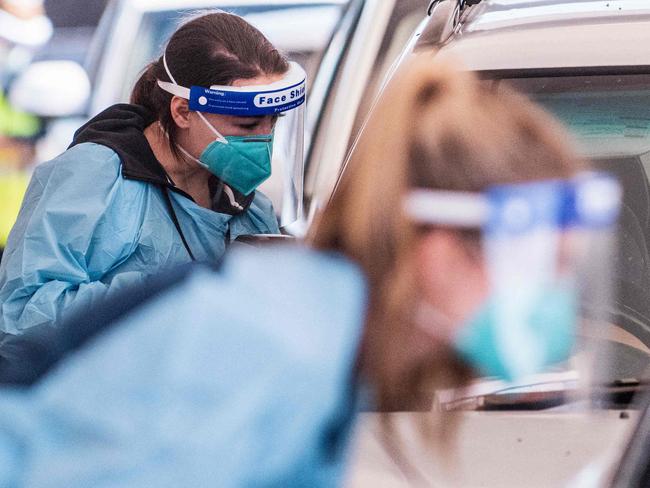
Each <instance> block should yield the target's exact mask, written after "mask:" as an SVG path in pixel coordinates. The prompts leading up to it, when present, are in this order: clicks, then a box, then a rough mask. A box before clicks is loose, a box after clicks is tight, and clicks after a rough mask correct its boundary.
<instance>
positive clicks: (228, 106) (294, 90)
mask: <svg viewBox="0 0 650 488" xmlns="http://www.w3.org/2000/svg"><path fill="white" fill-rule="evenodd" d="M163 64H164V66H165V71H166V72H167V76H169V79H170V80H172V82H171V83H170V82H167V81H161V80H158V86H159V87H160V88H162V89H163V90H165V91H166V92H168V93H171V94H172V95H176V96H177V97H181V98H184V99H186V100H188V101H189V108H190V110H193V111H196V112H203V113H210V114H222V115H235V116H239V117H260V116H264V115H278V114H280V113H283V112H287V111H289V110H293V109H295V108H297V107H299V106H301V105H302V104H304V103H305V98H306V97H305V95H306V85H305V82H306V77H307V75H306V74H305V71H304V70H303V69H302V68H301V67H300V65H299V64H298V63H295V62H290V63H289V71H287V73H286V74H285V75H284V77H283V78H282V79H281V80H279V81H276V82H274V83H270V84H267V85H249V86H239V87H235V86H228V85H212V86H210V87H209V88H205V87H201V86H192V87H190V88H187V87H184V86H181V85H179V84H178V83H176V80H175V79H174V77H173V76H172V74H171V71H170V70H169V67H168V66H167V58H166V55H163Z"/></svg>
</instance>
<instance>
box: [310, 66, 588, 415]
mask: <svg viewBox="0 0 650 488" xmlns="http://www.w3.org/2000/svg"><path fill="white" fill-rule="evenodd" d="M495 86H496V85H494V83H493V82H487V81H479V80H478V79H477V78H476V77H475V76H473V75H472V74H470V73H467V72H462V71H459V70H457V69H455V68H454V67H453V66H452V65H450V64H448V63H442V62H438V61H436V60H435V59H434V58H433V57H432V56H431V54H421V55H418V56H414V58H413V59H412V60H410V61H408V62H406V63H405V65H404V66H403V67H402V68H400V71H399V72H398V74H397V76H396V77H395V78H394V79H393V80H392V81H391V83H390V84H389V85H388V86H387V88H386V90H385V92H384V94H383V95H382V97H381V99H380V100H379V102H378V105H377V106H376V109H375V110H374V112H373V113H372V115H371V117H370V119H369V121H368V123H367V125H366V127H365V128H364V131H363V133H362V135H361V137H360V139H359V142H358V144H357V147H356V148H355V150H354V152H353V155H352V157H351V159H350V161H349V163H348V165H347V168H346V172H345V173H344V175H343V178H342V180H341V183H340V185H339V187H338V188H337V190H336V191H335V193H334V195H333V197H332V199H331V201H330V202H329V204H328V205H327V207H326V208H325V210H324V212H323V213H322V215H320V217H319V219H318V221H317V224H316V225H315V226H314V228H313V230H312V232H311V234H310V235H309V237H308V238H309V241H310V242H311V244H312V245H313V246H314V247H316V248H320V249H325V250H334V251H338V252H341V253H343V254H344V255H346V256H347V257H348V258H350V259H352V260H353V261H355V262H356V263H358V265H359V266H360V267H361V268H362V270H363V271H364V272H365V274H366V276H367V279H368V282H369V287H370V302H369V308H368V315H367V319H366V327H365V332H364V343H363V345H362V357H361V359H360V374H361V375H362V376H363V377H364V379H365V380H366V381H368V382H369V383H370V385H371V386H372V388H373V389H374V393H375V399H376V402H377V407H378V408H379V409H381V410H391V409H394V408H399V405H400V404H402V403H403V400H405V399H415V398H418V397H419V396H421V395H422V393H423V392H425V393H426V394H429V393H431V392H432V389H434V388H436V387H439V386H443V385H446V386H459V385H462V384H464V383H465V382H466V381H467V380H468V378H469V371H468V369H467V368H466V367H465V366H464V365H463V363H462V362H461V361H459V360H458V359H457V358H456V357H455V354H454V353H453V351H442V352H440V351H439V352H437V353H435V354H433V353H431V352H430V351H429V352H428V353H427V352H426V351H424V350H423V351H417V350H413V348H412V344H411V343H409V341H408V340H407V339H408V338H410V337H413V336H414V334H415V332H414V329H415V326H414V321H415V317H414V310H415V309H416V305H417V303H418V300H419V299H420V297H419V293H420V292H419V287H418V283H416V279H417V278H416V276H415V274H416V273H413V272H412V271H413V270H412V269H409V267H408V266H406V265H405V263H406V257H407V256H408V252H409V250H410V249H413V246H414V244H415V242H416V239H418V236H419V235H421V231H422V230H421V229H420V228H418V227H417V226H416V225H414V224H413V223H412V222H410V221H408V220H407V219H406V218H405V216H404V215H403V213H402V200H403V197H404V195H405V194H406V193H407V191H408V190H409V189H411V188H414V187H423V188H431V189H442V190H458V191H472V192H478V191H482V190H484V189H486V187H488V186H490V185H495V184H504V183H514V182H522V181H529V180H536V179H547V178H564V177H570V176H571V175H573V174H575V173H576V172H577V171H579V170H580V169H582V168H584V167H585V165H586V163H585V162H584V161H582V160H581V159H580V158H578V157H577V156H576V155H575V154H574V152H573V150H572V148H571V144H570V142H569V141H568V140H567V137H566V136H565V131H564V130H563V128H562V127H561V126H560V125H559V124H558V123H557V122H556V121H555V120H554V119H553V118H552V117H551V116H550V115H548V114H547V113H545V112H544V111H543V110H542V109H540V108H538V107H537V106H535V105H533V104H532V103H531V102H529V101H528V100H527V99H526V98H525V97H523V96H521V95H518V94H516V93H514V92H512V91H510V90H509V89H507V88H503V87H501V86H500V87H499V88H498V89H496V88H495ZM461 237H462V238H463V239H464V240H467V239H468V237H467V236H465V235H462V234H461ZM414 357H417V359H418V360H417V361H416V362H414V361H413V358H414ZM404 365H409V366H408V367H405V366H404ZM431 398H432V397H431Z"/></svg>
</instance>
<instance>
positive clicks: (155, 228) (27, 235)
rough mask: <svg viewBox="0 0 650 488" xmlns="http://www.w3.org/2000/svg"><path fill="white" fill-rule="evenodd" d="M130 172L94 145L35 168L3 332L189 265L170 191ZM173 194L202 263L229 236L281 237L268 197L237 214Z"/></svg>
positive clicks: (9, 270)
mask: <svg viewBox="0 0 650 488" xmlns="http://www.w3.org/2000/svg"><path fill="white" fill-rule="evenodd" d="M122 172H123V166H122V162H121V160H120V157H119V156H118V154H117V153H116V152H115V151H113V150H112V149H109V148H108V147H106V146H103V145H100V144H95V143H88V142H86V143H82V144H79V145H76V146H74V147H72V148H71V149H69V150H68V151H66V152H65V153H63V154H62V155H60V156H59V157H57V158H56V159H54V160H52V161H50V162H48V163H45V164H42V165H40V166H39V167H37V168H36V171H35V173H34V175H33V177H32V180H31V182H30V185H29V188H28V190H27V194H26V196H25V199H24V201H23V206H22V209H21V211H20V215H19V217H18V221H17V222H16V224H15V226H14V228H13V230H12V232H11V234H10V237H9V240H8V243H7V248H6V250H5V253H4V256H3V258H2V264H1V265H0V306H1V312H0V333H2V332H4V333H9V334H18V333H21V331H24V330H25V329H28V328H30V327H34V326H39V325H56V323H58V322H59V321H61V320H63V319H65V317H66V316H67V315H68V314H69V313H72V312H74V311H75V310H83V309H86V308H89V307H92V306H93V304H95V303H97V302H98V301H100V300H104V299H106V298H108V297H109V296H110V294H111V293H113V292H115V291H119V290H120V289H122V288H123V287H125V286H127V285H131V284H134V283H138V282H139V281H141V280H142V279H143V278H144V277H146V276H147V275H151V274H154V273H158V272H160V271H161V270H164V269H165V268H167V267H170V266H174V265H178V264H181V263H184V262H189V261H190V257H189V254H188V252H187V250H186V249H185V247H184V246H183V242H182V240H181V238H180V235H179V233H178V231H177V230H176V228H175V226H174V224H173V221H172V219H171V218H170V213H169V211H168V209H167V206H166V202H165V200H164V197H163V193H162V191H161V189H160V188H159V187H158V186H156V185H153V184H150V183H148V182H146V181H138V180H135V179H126V178H124V177H123V174H122ZM169 195H170V197H171V200H172V202H173V205H174V209H175V212H176V215H177V217H178V220H179V223H180V226H181V228H182V231H183V233H184V235H185V238H186V240H187V241H188V244H189V247H190V249H191V250H192V252H193V254H194V256H195V258H196V259H197V261H203V260H205V261H213V260H216V259H219V258H220V257H221V256H222V254H223V253H224V250H225V245H226V244H225V243H226V239H227V237H226V236H227V235H228V234H229V238H230V239H231V240H232V239H235V238H237V237H238V236H239V235H243V234H260V233H272V234H275V233H278V232H279V229H278V226H277V221H276V218H275V215H274V211H273V208H272V205H271V202H270V200H269V199H268V198H266V197H265V196H264V195H262V194H261V193H259V192H256V194H255V198H254V199H253V201H252V203H251V204H250V207H249V208H248V210H247V211H245V212H243V213H240V214H238V215H229V214H226V213H219V212H215V211H213V210H210V209H206V208H203V207H201V206H199V205H198V204H196V203H194V202H193V201H192V200H191V199H189V198H187V197H186V196H184V195H181V194H179V193H176V192H174V191H170V192H169ZM227 233H228V234H227Z"/></svg>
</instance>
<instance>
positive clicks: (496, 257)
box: [405, 173, 621, 382]
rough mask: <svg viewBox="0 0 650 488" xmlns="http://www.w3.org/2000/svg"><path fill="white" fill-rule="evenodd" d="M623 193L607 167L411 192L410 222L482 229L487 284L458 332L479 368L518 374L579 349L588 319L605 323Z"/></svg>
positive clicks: (460, 346) (464, 351)
mask: <svg viewBox="0 0 650 488" xmlns="http://www.w3.org/2000/svg"><path fill="white" fill-rule="evenodd" d="M620 200H621V190H620V187H619V185H618V183H617V182H616V181H615V180H614V179H612V178H611V177H610V176H608V175H605V174H602V173H585V174H581V175H579V176H577V177H575V178H573V179H570V180H548V181H539V182H531V183H524V184H516V185H504V186H497V187H493V188H490V189H488V190H487V191H486V192H485V193H483V194H467V193H454V192H438V191H430V190H415V191H413V192H412V193H411V194H410V195H408V197H407V199H406V202H405V210H406V213H407V215H408V217H409V218H410V219H411V220H412V221H414V222H417V223H419V224H423V225H431V226H446V227H459V228H480V229H481V235H482V238H481V239H482V252H483V257H484V263H485V264H484V265H485V268H486V272H487V276H488V282H489V292H488V295H487V298H486V300H485V301H484V303H483V304H482V305H481V307H479V309H478V310H475V311H474V312H473V313H471V314H470V316H469V318H468V320H467V321H466V322H465V323H464V324H460V325H459V326H458V328H457V335H456V337H455V339H454V347H455V349H456V350H457V352H458V353H459V354H460V355H461V356H462V357H463V358H464V359H465V360H466V361H467V362H468V363H469V364H471V365H472V366H473V367H474V368H475V369H476V370H477V371H478V372H479V373H481V374H482V375H484V376H492V377H499V378H501V379H505V380H507V381H517V382H519V381H522V380H525V379H526V378H530V376H531V375H534V374H537V373H541V372H544V371H548V370H549V369H552V368H553V367H554V366H557V365H558V364H561V363H565V369H566V361H567V360H568V359H569V357H570V356H571V355H572V354H573V353H576V352H578V351H581V352H583V348H584V347H583V346H584V344H583V343H581V341H580V340H578V338H579V337H580V336H581V335H582V333H583V327H584V324H585V323H594V322H602V321H606V320H607V313H608V311H609V305H610V304H611V299H612V297H611V282H612V275H611V269H610V267H611V265H612V262H613V259H614V258H613V253H614V250H615V246H614V239H615V237H614V236H615V224H616V220H617V217H618V213H619V208H620ZM560 369H562V366H560Z"/></svg>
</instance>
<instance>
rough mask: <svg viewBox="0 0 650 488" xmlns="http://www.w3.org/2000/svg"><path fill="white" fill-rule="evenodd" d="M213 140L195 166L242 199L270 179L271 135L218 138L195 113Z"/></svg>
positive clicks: (213, 130) (219, 135)
mask: <svg viewBox="0 0 650 488" xmlns="http://www.w3.org/2000/svg"><path fill="white" fill-rule="evenodd" d="M199 116H200V117H201V119H202V120H203V122H204V123H205V124H206V125H207V126H208V127H209V128H210V130H212V132H214V134H215V135H216V136H217V139H216V140H215V141H212V142H211V143H210V144H209V145H208V147H206V148H205V150H204V151H203V152H202V153H201V156H200V157H199V162H200V163H201V164H202V165H204V166H205V167H206V168H207V169H208V170H209V171H210V172H211V173H212V174H213V175H215V176H217V177H218V178H219V179H220V180H221V181H223V182H224V183H226V184H227V185H228V186H230V187H232V188H234V189H235V190H237V191H238V192H240V193H242V194H243V195H249V194H250V193H252V192H253V191H254V190H255V189H256V188H257V187H258V186H260V185H261V184H262V183H263V182H264V181H266V180H267V179H268V178H269V176H271V155H272V154H273V133H271V134H262V135H254V136H225V137H224V136H222V135H221V134H220V133H219V131H217V129H215V128H214V127H212V124H210V122H208V121H207V119H206V118H205V117H204V116H203V114H201V113H200V112H199Z"/></svg>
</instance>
